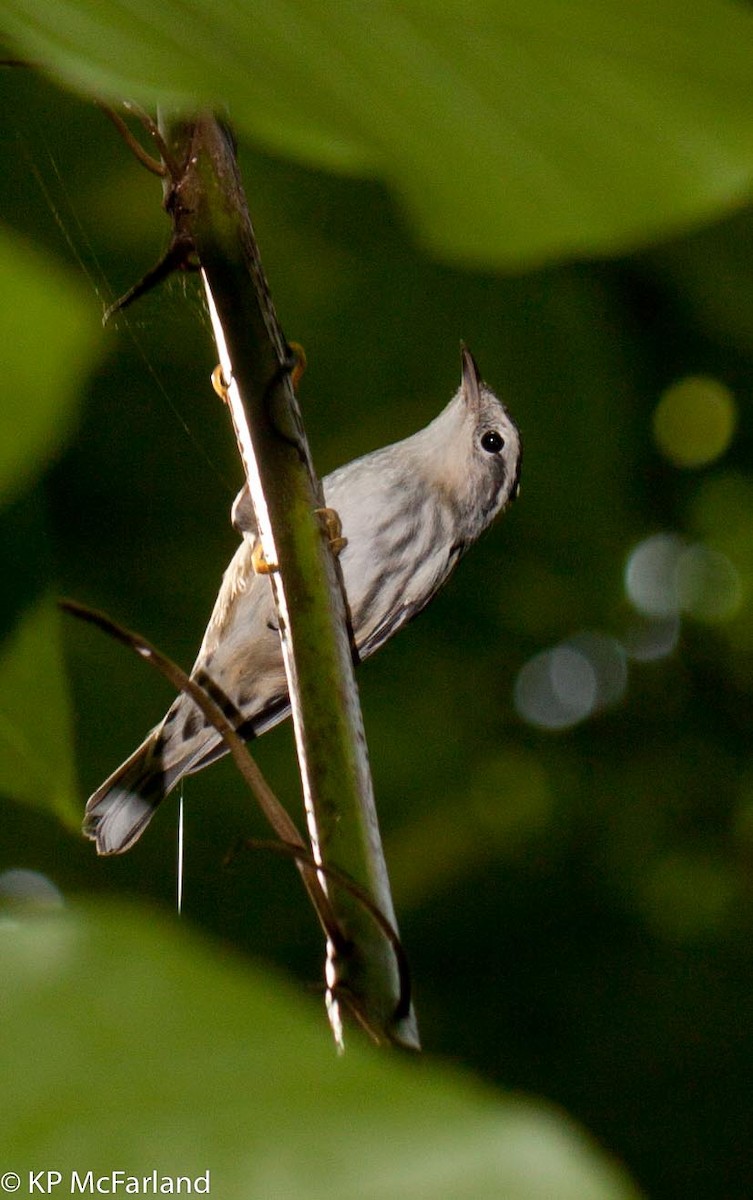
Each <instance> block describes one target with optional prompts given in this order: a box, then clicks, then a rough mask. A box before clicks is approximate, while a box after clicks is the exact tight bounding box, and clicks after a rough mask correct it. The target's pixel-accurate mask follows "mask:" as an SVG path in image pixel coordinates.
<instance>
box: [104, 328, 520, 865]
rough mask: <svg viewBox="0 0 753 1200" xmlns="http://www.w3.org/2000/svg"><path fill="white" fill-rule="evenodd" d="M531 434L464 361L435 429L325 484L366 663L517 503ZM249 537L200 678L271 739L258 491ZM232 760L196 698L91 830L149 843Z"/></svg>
mask: <svg viewBox="0 0 753 1200" xmlns="http://www.w3.org/2000/svg"><path fill="white" fill-rule="evenodd" d="M520 457H521V450H520V437H519V435H518V431H517V429H516V428H515V425H514V424H513V422H512V420H511V418H510V417H509V415H508V413H507V411H506V409H505V408H504V406H503V405H502V404H501V403H500V401H499V400H498V399H497V398H496V396H495V395H494V393H493V392H491V391H490V390H489V388H488V387H487V386H486V385H485V384H484V383H483V382H482V381H481V377H480V375H479V373H478V368H477V366H476V363H475V361H474V359H473V356H472V355H471V354H470V352H469V351H468V350H467V349H465V348H463V351H462V380H461V384H460V388H459V390H458V392H457V394H456V395H455V396H454V397H453V399H452V400H451V401H450V403H449V404H448V405H447V407H446V408H445V409H444V411H443V412H441V413H440V414H439V416H438V417H437V418H436V419H435V420H434V421H432V422H431V424H430V425H427V426H426V428H425V429H422V430H420V431H419V432H418V433H414V434H413V436H412V437H409V438H406V439H405V441H402V442H396V443H395V444H394V445H392V446H386V447H385V448H384V449H382V450H376V451H374V453H372V454H367V455H365V457H363V458H358V459H356V460H355V461H354V462H351V463H348V465H347V466H345V467H340V468H339V469H338V470H336V471H333V472H332V474H331V475H328V476H327V478H326V479H324V480H323V487H324V496H325V500H326V503H327V506H328V507H329V508H332V509H334V510H335V511H336V512H337V513H338V514H339V517H340V521H341V523H342V531H343V534H344V543H343V548H342V549H341V551H340V564H341V566H342V572H343V579H344V581H345V591H346V594H347V599H348V606H349V610H350V619H351V626H352V630H353V636H354V639H355V644H356V648H357V650H358V655H359V658H366V657H367V656H368V655H369V654H373V653H374V651H375V650H378V649H379V647H380V646H381V645H383V643H384V642H386V641H387V639H388V638H390V637H392V634H393V633H396V632H397V630H398V629H400V628H401V627H402V626H403V625H405V624H406V623H407V622H408V621H409V620H410V619H411V618H412V617H414V616H415V615H416V613H418V612H420V611H421V609H422V608H424V607H425V606H426V605H427V604H428V603H429V601H430V600H431V599H432V597H433V596H434V595H435V593H436V592H437V590H438V589H439V588H440V587H441V585H442V584H443V583H444V581H445V580H446V579H447V578H448V576H449V575H450V573H451V572H452V570H453V568H454V566H455V564H456V563H457V561H458V559H459V558H460V557H461V555H462V554H463V553H464V552H465V551H466V550H467V549H468V547H469V546H470V545H471V544H472V543H473V542H475V541H476V539H477V538H478V536H479V535H480V534H481V533H483V531H484V530H485V529H486V528H487V526H488V525H489V524H490V523H491V522H492V520H493V519H494V517H495V516H496V515H497V513H499V512H501V511H502V510H503V509H504V507H505V506H506V504H507V503H508V502H509V501H510V500H512V499H514V497H515V496H516V495H517V493H518V485H519V477H520ZM233 522H234V524H235V525H236V527H237V528H238V529H239V530H240V531H241V532H242V533H243V542H242V543H241V545H240V546H239V547H238V549H237V551H236V553H235V555H234V557H233V559H232V561H231V563H230V566H229V567H228V568H227V570H226V572H225V574H224V577H223V580H222V586H221V588H220V592H219V595H218V597H217V601H216V603H215V606H214V612H213V613H212V616H211V618H210V621H209V625H208V626H207V631H206V633H205V634H204V640H203V642H202V644H201V649H200V650H199V654H198V657H197V659H196V662H195V664H194V667H193V670H192V677H193V678H194V679H195V680H196V681H197V682H198V683H201V684H202V685H203V686H204V687H205V688H206V689H207V691H208V692H209V693H210V694H211V695H212V696H213V697H214V698H215V699H216V700H218V701H219V702H220V704H222V701H223V700H227V699H229V700H230V701H231V702H232V704H233V705H235V707H236V709H237V710H239V711H240V712H241V714H242V716H243V724H242V725H241V726H240V730H239V731H240V732H241V733H242V734H243V736H244V737H247V738H251V737H254V736H258V735H259V734H261V733H265V732H266V730H267V729H271V728H272V726H273V725H276V724H277V723H278V722H279V721H282V720H283V719H284V718H285V717H286V716H287V715H288V714H289V712H290V704H289V701H288V692H287V683H286V679H285V671H284V669H283V662H282V653H281V650H280V638H279V633H278V628H277V625H276V621H275V608H274V603H273V599H272V588H271V585H270V581H269V578H268V577H266V576H265V575H264V574H260V573H256V572H255V570H254V564H255V563H256V562H258V559H257V550H256V548H257V546H258V539H257V537H256V534H255V525H254V522H253V511H252V507H251V503H250V498H249V495H248V490H247V488H244V489H243V490H242V491H241V493H240V495H239V496H238V498H237V500H236V501H235V504H234V506H233ZM224 753H225V745H224V743H223V741H222V739H221V738H220V736H219V734H218V733H217V732H216V730H215V729H214V728H213V727H212V726H211V725H208V724H207V722H206V720H205V718H204V716H203V715H202V713H201V712H200V711H199V709H198V708H197V707H196V705H195V704H194V703H193V701H192V700H191V699H190V698H189V697H188V696H186V695H180V696H179V697H178V698H177V699H176V700H175V702H174V703H173V704H172V705H171V707H170V708H169V710H168V712H167V714H166V716H165V717H164V719H163V720H162V721H161V722H160V724H159V725H157V726H156V727H155V728H154V729H153V730H152V731H151V733H149V734H148V735H147V737H146V738H145V740H144V741H143V742H142V744H141V745H140V746H139V748H138V749H137V750H135V751H134V753H133V754H132V755H131V757H130V758H128V759H126V761H125V762H124V763H123V764H122V766H120V767H118V769H117V771H115V773H114V774H113V775H111V776H110V778H109V779H107V780H105V782H104V783H103V784H102V786H101V787H100V788H98V790H97V791H96V792H95V793H94V795H93V796H92V797H91V798H90V799H89V802H88V804H87V806H86V817H85V820H84V833H85V834H86V835H87V836H88V837H90V838H92V839H93V840H94V841H95V842H96V843H97V851H98V853H99V854H120V853H121V852H122V851H124V850H127V849H128V848H129V847H130V846H132V845H133V843H134V842H135V841H136V840H137V838H138V837H140V835H141V833H142V832H143V831H144V829H145V828H146V826H147V824H148V823H149V820H150V819H151V817H152V815H153V813H154V811H155V809H156V808H157V806H158V805H159V804H160V803H161V802H162V800H164V798H165V796H167V795H168V793H169V792H170V791H172V789H173V788H174V787H175V785H176V784H177V783H178V781H179V780H180V779H182V778H183V776H184V775H189V774H192V773H193V772H194V771H199V770H201V769H202V768H203V767H205V766H207V765H208V764H209V763H210V762H213V761H214V760H215V759H216V758H219V757H220V756H221V755H222V754H224Z"/></svg>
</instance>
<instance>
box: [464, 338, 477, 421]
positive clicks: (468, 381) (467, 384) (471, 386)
mask: <svg viewBox="0 0 753 1200" xmlns="http://www.w3.org/2000/svg"><path fill="white" fill-rule="evenodd" d="M460 357H461V361H462V377H461V388H462V392H463V398H464V399H465V402H466V404H467V405H468V407H469V408H470V409H473V410H474V411H476V412H478V410H479V409H480V407H481V376H480V374H479V369H478V367H477V366H476V360H475V358H474V357H473V355H472V354H471V352H470V350H469V349H468V347H467V346H466V345H465V344H464V343H463V342H461V343H460Z"/></svg>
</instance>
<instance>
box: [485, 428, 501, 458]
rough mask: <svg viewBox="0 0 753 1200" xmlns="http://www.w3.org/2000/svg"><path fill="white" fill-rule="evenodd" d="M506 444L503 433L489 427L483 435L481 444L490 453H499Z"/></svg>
mask: <svg viewBox="0 0 753 1200" xmlns="http://www.w3.org/2000/svg"><path fill="white" fill-rule="evenodd" d="M504 444H505V439H504V438H503V437H502V434H501V433H497V430H496V429H489V430H488V431H487V432H486V433H485V434H483V435H482V438H481V445H482V446H483V448H484V450H488V452H489V454H499V452H500V450H501V449H502V447H503V446H504Z"/></svg>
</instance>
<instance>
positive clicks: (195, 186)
mask: <svg viewBox="0 0 753 1200" xmlns="http://www.w3.org/2000/svg"><path fill="white" fill-rule="evenodd" d="M163 132H164V136H165V139H166V142H167V144H168V147H169V149H170V153H171V155H172V156H173V157H174V158H175V159H176V160H177V161H179V162H181V163H183V164H185V166H184V169H183V173H182V174H181V176H180V179H179V180H177V181H174V184H173V187H172V191H171V193H170V194H169V195H168V208H169V209H170V211H171V213H172V216H173V220H174V222H175V228H176V233H178V234H179V233H181V232H183V231H185V232H187V233H188V234H189V235H190V238H191V240H192V242H193V245H194V247H195V249H196V252H197V254H198V259H199V262H200V264H201V269H202V273H203V276H204V281H205V285H206V289H207V294H208V298H209V304H210V311H211V312H212V315H213V321H214V325H215V335H216V338H217V342H218V348H219V350H220V360H221V364H222V368H223V373H224V375H225V377H226V379H227V380H228V381H229V382H231V384H232V386H231V388H230V400H231V401H232V407H231V411H232V412H233V420H234V424H235V426H236V434H237V436H238V442H239V447H240V450H241V455H242V457H243V460H244V467H245V469H246V475H247V478H248V481H249V486H250V489H251V495H252V498H253V501H254V508H255V512H256V517H257V522H258V525H259V533H260V536H261V541H262V546H263V549H264V553H265V557H266V558H267V561H268V562H274V563H276V564H277V565H278V568H279V569H278V570H277V571H275V572H274V573H273V574H272V575H271V576H270V578H271V581H272V586H273V590H274V593H275V599H276V602H277V604H278V609H279V613H280V618H281V620H280V629H281V631H282V632H281V636H282V642H283V654H284V658H285V666H286V672H287V675H288V685H289V691H290V697H291V704H292V709H293V720H294V726H295V735H296V743H297V747H298V757H299V762H300V767H301V778H302V781H303V790H304V798H305V801H306V809H307V816H308V822H309V833H310V836H311V841H312V846H313V850H314V857H315V859H316V860H317V861H318V862H321V863H322V864H323V865H324V866H325V867H327V868H329V869H330V871H331V874H330V876H329V877H328V876H327V875H326V874H324V875H323V877H322V883H323V886H324V887H326V888H327V889H328V890H329V892H330V899H331V904H332V908H333V910H334V912H335V915H336V917H337V921H338V924H339V926H340V927H341V929H342V930H343V932H344V934H345V936H346V939H347V942H348V951H347V953H344V952H343V951H342V950H341V949H338V948H337V947H336V946H334V945H333V944H332V942H331V941H330V943H329V945H328V965H327V983H328V985H329V987H330V990H331V992H332V993H333V994H334V996H335V997H337V996H338V995H340V996H343V997H347V999H348V1006H349V1007H350V1008H351V1009H352V1010H353V1011H354V1012H355V1013H356V1015H357V1016H358V1017H359V1019H360V1021H361V1023H362V1024H363V1025H364V1027H365V1028H367V1029H368V1030H369V1032H370V1033H371V1034H372V1035H373V1036H374V1037H375V1038H376V1039H377V1040H378V1041H382V1042H394V1043H398V1044H401V1045H404V1046H407V1047H410V1048H412V1049H417V1048H418V1032H417V1027H416V1023H415V1017H414V1015H413V1012H412V1011H411V1012H410V1013H408V1014H407V1015H403V1014H400V1013H399V1004H400V994H401V979H400V972H399V970H398V965H397V963H396V961H395V953H394V948H393V946H392V945H391V943H390V941H389V939H388V938H387V937H385V935H384V932H383V930H382V929H380V928H379V925H378V924H377V923H375V922H374V920H373V919H372V917H371V916H370V914H369V913H368V912H367V911H366V910H365V909H364V906H363V904H361V903H359V901H358V899H357V897H356V896H354V895H353V894H352V893H350V892H348V890H347V889H343V888H338V887H336V886H333V885H332V884H331V882H329V881H331V879H333V878H337V875H338V873H340V874H341V875H342V874H345V875H347V876H349V877H350V878H351V879H353V880H354V881H355V882H356V884H357V885H359V886H360V887H361V888H363V889H364V891H365V892H366V893H367V894H368V895H369V896H370V897H371V898H372V900H373V903H374V904H375V905H376V907H377V908H378V909H379V910H380V911H381V912H382V913H383V915H384V917H385V918H386V920H387V922H389V924H390V925H391V926H392V927H393V928H394V927H396V922H395V914H394V908H393V904H392V898H391V894H390V888H389V880H388V877H387V870H386V866H385V862H384V854H383V851H382V846H381V840H380V837H379V828H378V822H377V816H376V808H375V804H374V796H373V788H372V783H371V776H370V772H369V765H368V755H367V751H366V739H365V735H364V730H363V722H362V717H361V711H360V705H359V701H358V692H357V689H356V684H355V679H354V675H353V659H352V650H351V645H350V638H349V633H348V624H347V616H346V607H345V602H344V597H343V591H342V586H341V576H340V571H339V567H338V565H337V563H336V560H335V558H334V556H333V554H332V552H331V549H330V546H329V543H328V541H327V539H326V537H325V535H324V533H323V530H322V526H321V523H320V521H319V519H318V518H317V516H316V512H315V510H316V509H317V508H320V507H321V506H322V504H323V494H322V489H321V484H320V483H319V481H318V479H317V477H316V474H315V472H314V468H313V464H312V460H311V455H310V452H309V448H308V444H307V441H306V436H305V432H304V429H303V423H302V421H301V415H300V410H299V408H298V404H297V401H296V398H295V395H294V393H293V389H292V386H291V382H290V366H291V356H290V350H289V347H288V345H287V342H286V340H285V338H284V336H283V334H282V331H281V329H280V326H279V323H278V321H277V317H276V314H275V311H274V306H273V304H272V301H271V298H270V295H269V290H268V287H267V283H266V279H265V277H264V272H263V269H262V266H261V261H260V258H259V252H258V247H257V245H256V240H255V237H254V233H253V228H252V225H251V220H250V217H249V214H248V208H247V205H246V200H245V196H244V193H243V188H242V185H241V182H240V177H239V174H238V169H237V164H236V160H235V154H234V151H233V148H232V145H231V142H230V139H229V137H228V135H227V133H226V132H225V130H223V128H222V127H221V126H220V124H219V123H218V122H217V121H216V120H215V119H214V118H213V117H211V116H201V117H199V118H197V119H195V120H193V121H191V122H182V121H174V120H173V121H170V122H168V123H167V124H166V126H165V127H164V130H163ZM396 1012H398V1016H397V1018H396V1016H395V1014H396Z"/></svg>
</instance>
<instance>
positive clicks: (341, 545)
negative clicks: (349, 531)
mask: <svg viewBox="0 0 753 1200" xmlns="http://www.w3.org/2000/svg"><path fill="white" fill-rule="evenodd" d="M314 512H315V513H316V515H317V517H318V518H319V520H320V521H321V523H322V528H323V530H324V532H325V533H326V535H327V540H328V542H329V545H330V549H331V551H332V553H333V554H340V553H341V551H343V550H344V549H345V547H346V546H347V544H348V539H347V538H345V537H343V535H342V534H343V527H342V522H341V520H340V516H339V513H337V512H336V511H335V509H334V508H315V509H314Z"/></svg>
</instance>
